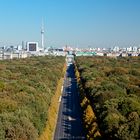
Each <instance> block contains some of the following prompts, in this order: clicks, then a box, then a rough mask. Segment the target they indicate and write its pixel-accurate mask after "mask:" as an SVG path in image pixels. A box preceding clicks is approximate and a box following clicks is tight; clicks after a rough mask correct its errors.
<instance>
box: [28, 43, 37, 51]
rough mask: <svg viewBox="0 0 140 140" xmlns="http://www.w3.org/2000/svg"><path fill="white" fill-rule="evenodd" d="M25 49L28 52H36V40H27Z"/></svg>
mask: <svg viewBox="0 0 140 140" xmlns="http://www.w3.org/2000/svg"><path fill="white" fill-rule="evenodd" d="M27 51H28V52H38V51H39V47H38V42H27Z"/></svg>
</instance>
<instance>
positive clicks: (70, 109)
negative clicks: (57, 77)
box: [54, 65, 85, 140]
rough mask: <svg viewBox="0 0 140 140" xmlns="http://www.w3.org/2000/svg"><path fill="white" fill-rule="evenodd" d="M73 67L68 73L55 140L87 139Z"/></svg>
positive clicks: (70, 67)
mask: <svg viewBox="0 0 140 140" xmlns="http://www.w3.org/2000/svg"><path fill="white" fill-rule="evenodd" d="M81 122H82V121H81V111H80V104H79V97H78V91H77V82H76V79H75V74H74V67H73V65H71V66H69V67H68V69H67V72H66V76H65V80H64V86H63V93H62V98H61V103H60V108H59V114H58V120H57V125H56V130H55V134H54V140H67V139H68V140H73V139H74V140H82V139H85V136H84V132H83V128H82V123H81Z"/></svg>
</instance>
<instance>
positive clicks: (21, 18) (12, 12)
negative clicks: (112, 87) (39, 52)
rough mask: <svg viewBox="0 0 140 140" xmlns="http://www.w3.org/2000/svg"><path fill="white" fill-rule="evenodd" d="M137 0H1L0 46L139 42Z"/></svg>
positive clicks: (88, 44)
mask: <svg viewBox="0 0 140 140" xmlns="http://www.w3.org/2000/svg"><path fill="white" fill-rule="evenodd" d="M139 6H140V1H139V0H124V1H122V0H114V1H111V0H59V2H58V0H52V1H51V0H24V1H21V0H20V1H19V0H12V1H10V0H2V1H1V4H0V17H1V22H0V31H1V34H0V45H3V44H21V42H22V41H38V42H39V43H40V44H41V33H40V30H41V22H42V17H43V19H44V24H45V25H44V26H45V29H44V30H45V46H47V47H49V46H58V47H60V46H64V45H66V44H67V45H71V46H75V47H88V46H91V47H113V46H115V45H119V46H129V45H132V46H134V45H139V44H140V39H139V36H140V28H139V25H140V18H139V15H140V9H139Z"/></svg>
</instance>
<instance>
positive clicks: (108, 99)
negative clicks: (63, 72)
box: [76, 57, 140, 140]
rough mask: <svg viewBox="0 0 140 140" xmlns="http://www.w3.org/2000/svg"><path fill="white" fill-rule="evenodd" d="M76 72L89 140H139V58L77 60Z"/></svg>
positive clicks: (88, 58)
mask: <svg viewBox="0 0 140 140" xmlns="http://www.w3.org/2000/svg"><path fill="white" fill-rule="evenodd" d="M76 68H77V71H76V72H77V76H78V78H79V80H78V82H79V89H80V95H81V106H82V109H83V121H84V126H85V131H86V133H87V138H88V139H90V138H95V139H96V138H97V139H108V140H111V139H113V140H137V139H140V57H126V58H107V57H77V58H76ZM97 132H98V133H97ZM95 134H96V135H95ZM101 136H102V137H101Z"/></svg>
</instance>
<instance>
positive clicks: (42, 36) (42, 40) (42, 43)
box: [41, 20, 45, 51]
mask: <svg viewBox="0 0 140 140" xmlns="http://www.w3.org/2000/svg"><path fill="white" fill-rule="evenodd" d="M44 32H45V31H44V22H43V20H42V26H41V47H42V50H43V51H44Z"/></svg>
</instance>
